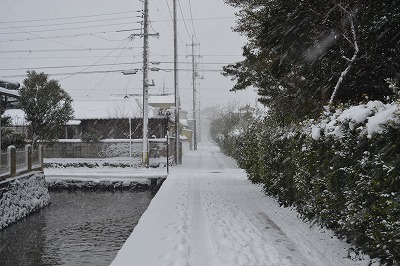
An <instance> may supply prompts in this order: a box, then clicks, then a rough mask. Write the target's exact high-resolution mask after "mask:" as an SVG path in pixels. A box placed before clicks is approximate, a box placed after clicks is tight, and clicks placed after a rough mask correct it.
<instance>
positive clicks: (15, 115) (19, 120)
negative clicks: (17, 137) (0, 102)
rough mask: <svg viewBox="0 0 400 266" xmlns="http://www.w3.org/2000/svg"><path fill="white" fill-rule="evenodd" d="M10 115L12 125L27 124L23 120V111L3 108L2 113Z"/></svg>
mask: <svg viewBox="0 0 400 266" xmlns="http://www.w3.org/2000/svg"><path fill="white" fill-rule="evenodd" d="M2 116H3V117H5V116H9V117H11V124H12V125H14V126H22V125H26V124H28V123H27V121H26V120H25V112H24V111H23V110H21V109H8V110H5V111H4V113H3V115H2Z"/></svg>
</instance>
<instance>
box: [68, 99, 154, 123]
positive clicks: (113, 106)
mask: <svg viewBox="0 0 400 266" xmlns="http://www.w3.org/2000/svg"><path fill="white" fill-rule="evenodd" d="M72 107H73V109H74V112H75V113H74V118H75V119H78V120H82V119H109V118H129V117H130V118H140V117H142V102H141V99H140V97H129V98H126V99H124V98H122V99H99V100H94V99H88V100H74V101H73V102H72ZM152 117H153V110H152V107H149V118H152Z"/></svg>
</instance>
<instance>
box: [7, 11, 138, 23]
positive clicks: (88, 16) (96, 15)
mask: <svg viewBox="0 0 400 266" xmlns="http://www.w3.org/2000/svg"><path fill="white" fill-rule="evenodd" d="M138 12H140V11H137V10H136V11H125V12H114V13H103V14H94V15H85V16H74V17H60V18H47V19H31V20H14V21H0V23H23V22H35V21H53V20H65V19H77V18H90V17H101V16H111V15H121V14H128V13H138Z"/></svg>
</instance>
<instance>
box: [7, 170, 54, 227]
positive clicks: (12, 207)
mask: <svg viewBox="0 0 400 266" xmlns="http://www.w3.org/2000/svg"><path fill="white" fill-rule="evenodd" d="M1 185H2V188H1V189H0V229H2V228H4V227H6V226H8V225H10V224H12V223H14V222H15V221H17V220H19V219H21V218H23V217H25V216H26V215H28V214H29V213H31V212H34V211H36V210H38V209H40V208H42V207H44V206H46V205H48V204H49V203H50V195H49V191H48V189H47V187H46V185H45V181H44V176H43V174H34V175H33V176H26V177H21V178H18V179H15V180H12V181H3V182H2V184H1Z"/></svg>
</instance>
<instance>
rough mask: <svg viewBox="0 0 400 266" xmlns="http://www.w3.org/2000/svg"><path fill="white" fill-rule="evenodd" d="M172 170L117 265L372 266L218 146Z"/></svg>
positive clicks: (201, 150) (187, 158)
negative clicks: (284, 201)
mask: <svg viewBox="0 0 400 266" xmlns="http://www.w3.org/2000/svg"><path fill="white" fill-rule="evenodd" d="M183 161H184V163H183V165H181V166H175V167H173V168H171V173H170V175H169V176H168V178H167V180H166V181H165V182H164V184H163V185H162V187H161V188H160V190H159V192H158V193H157V194H156V196H155V197H154V198H153V200H152V202H151V204H150V206H149V207H148V209H147V210H146V212H145V213H144V214H143V216H142V217H141V219H140V221H139V223H138V225H137V226H136V228H135V229H134V231H133V232H132V234H131V236H130V237H129V238H128V239H127V241H126V242H125V244H124V245H123V247H122V248H121V250H120V251H119V252H118V254H117V256H116V258H115V259H114V261H113V262H112V264H111V265H112V266H122V265H150V266H151V265H155V266H156V265H157V266H159V265H194V266H196V265H210V266H212V265H216V266H225V265H226V266H231V265H243V266H247V265H277V266H278V265H279V266H282V265H308V266H313V265H314V266H320V265H326V266H336V265H349V266H350V265H358V266H361V265H362V266H364V265H368V264H369V263H370V260H369V258H368V256H365V257H358V258H356V259H353V260H352V259H350V258H348V256H349V255H351V254H350V253H351V250H352V249H351V246H350V245H348V244H346V243H345V242H343V241H341V240H339V239H337V238H336V237H335V236H334V234H333V233H332V232H331V231H330V230H324V229H320V228H315V227H311V226H310V225H309V224H307V223H304V222H303V221H302V220H301V219H299V218H298V214H297V212H296V211H295V210H292V209H288V208H282V207H280V206H279V204H278V203H277V201H276V200H274V199H272V198H270V197H267V196H266V195H265V194H264V193H263V192H262V187H260V186H257V185H255V184H252V183H251V182H250V181H249V180H248V179H247V176H246V173H245V172H244V170H242V169H238V167H237V166H236V164H235V163H234V161H233V160H232V159H231V158H228V157H226V156H224V155H223V154H222V153H221V152H220V150H219V148H218V147H216V146H213V145H212V144H208V145H205V144H201V145H199V147H198V151H192V152H189V153H186V154H185V156H184V160H183Z"/></svg>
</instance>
